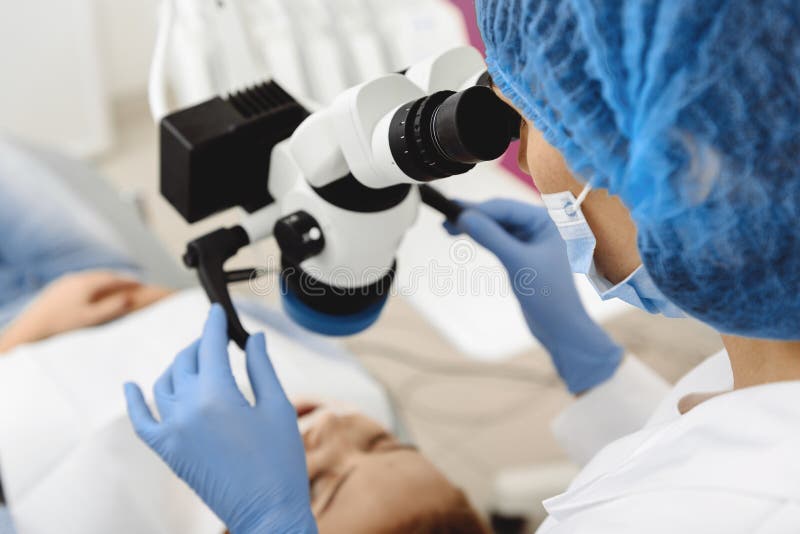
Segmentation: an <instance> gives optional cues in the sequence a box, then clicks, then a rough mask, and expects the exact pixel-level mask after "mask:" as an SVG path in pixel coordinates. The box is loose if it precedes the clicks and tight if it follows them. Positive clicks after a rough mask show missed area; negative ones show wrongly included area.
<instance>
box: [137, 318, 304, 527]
mask: <svg viewBox="0 0 800 534" xmlns="http://www.w3.org/2000/svg"><path fill="white" fill-rule="evenodd" d="M246 353H247V371H248V374H249V376H250V383H251V384H252V386H253V392H254V394H255V398H256V402H255V406H251V405H250V404H249V403H248V402H247V400H246V399H245V398H244V396H243V395H242V393H241V391H239V388H238V387H237V385H236V382H235V380H234V378H233V374H232V372H231V368H230V362H229V360H228V334H227V322H226V319H225V312H224V311H223V309H222V308H221V307H220V306H218V305H214V306H213V307H212V308H211V313H210V314H209V317H208V321H207V322H206V326H205V329H204V331H203V337H202V338H201V339H200V340H199V341H198V342H196V343H194V344H193V345H191V346H189V347H188V348H186V349H185V350H183V351H182V352H181V353H180V354H178V356H177V357H176V358H175V362H174V363H173V364H172V366H171V367H170V368H168V369H167V370H166V372H165V373H164V374H163V375H162V376H161V378H159V380H158V381H157V382H156V384H155V386H154V388H153V393H154V395H155V401H156V405H157V406H158V412H159V414H160V416H161V421H160V422H159V421H156V419H154V418H153V415H152V414H151V412H150V409H149V408H148V406H147V405H146V404H145V401H144V398H143V396H142V392H141V390H140V389H139V387H138V386H136V385H135V384H125V397H126V399H127V401H128V414H129V416H130V419H131V421H132V422H133V426H134V428H135V430H136V433H137V434H138V435H139V437H140V438H141V439H142V440H144V442H145V443H147V445H149V446H150V448H152V449H153V450H154V451H155V452H156V453H158V455H159V456H161V458H162V459H163V460H164V461H165V462H166V463H167V464H168V465H169V466H170V467H171V468H172V470H173V471H174V472H175V474H177V475H178V476H179V477H180V478H182V479H183V480H184V481H185V482H186V483H187V484H189V486H191V487H192V489H194V490H195V492H197V494H198V495H199V496H200V497H201V498H202V499H203V501H204V502H205V503H206V504H207V505H208V506H209V507H210V508H211V509H212V510H213V511H214V512H215V513H216V514H217V515H218V516H219V518H220V519H222V521H224V522H225V524H226V525H227V526H228V528H229V529H230V531H231V533H232V534H254V533H264V534H266V533H270V534H272V533H278V532H279V533H284V532H286V533H298V534H299V533H302V534H306V533H316V532H317V527H316V523H315V521H314V516H313V515H312V512H311V504H310V496H309V484H308V475H307V471H306V461H305V453H304V450H303V441H302V439H301V437H300V432H299V431H298V428H297V416H296V413H295V410H294V408H293V407H292V405H291V404H290V403H289V401H288V399H287V398H286V395H285V394H284V392H283V389H282V388H281V385H280V383H279V382H278V378H277V376H276V375H275V371H274V370H273V368H272V363H271V362H270V360H269V357H268V356H267V353H266V346H265V342H264V335H263V334H258V335H254V336H251V337H250V339H248V341H247V347H246Z"/></svg>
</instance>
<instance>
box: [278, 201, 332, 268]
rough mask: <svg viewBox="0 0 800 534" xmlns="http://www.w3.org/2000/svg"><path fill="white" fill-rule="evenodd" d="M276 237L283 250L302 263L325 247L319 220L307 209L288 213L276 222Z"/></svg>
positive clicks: (293, 259)
mask: <svg viewBox="0 0 800 534" xmlns="http://www.w3.org/2000/svg"><path fill="white" fill-rule="evenodd" d="M274 234H275V239H276V240H277V241H278V246H279V247H280V248H281V252H282V253H283V254H284V255H285V256H286V257H287V258H289V259H291V260H292V261H293V262H296V263H301V262H303V261H305V260H307V259H308V258H311V257H313V256H316V255H317V254H319V253H321V252H322V250H323V249H324V248H325V236H324V235H323V234H322V228H320V225H319V223H318V222H317V220H316V219H315V218H314V217H313V216H312V215H311V214H309V213H307V212H305V211H298V212H296V213H292V214H291V215H287V216H286V217H284V218H282V219H280V220H279V221H278V222H277V223H275V230H274Z"/></svg>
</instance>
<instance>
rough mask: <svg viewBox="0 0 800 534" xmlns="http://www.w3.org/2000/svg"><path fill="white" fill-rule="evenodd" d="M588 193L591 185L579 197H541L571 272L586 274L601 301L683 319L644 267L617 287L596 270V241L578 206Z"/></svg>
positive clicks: (566, 193) (570, 195)
mask: <svg viewBox="0 0 800 534" xmlns="http://www.w3.org/2000/svg"><path fill="white" fill-rule="evenodd" d="M591 190H592V188H591V186H590V185H587V186H586V187H585V188H584V189H583V191H582V192H581V194H580V195H579V196H578V198H575V195H573V194H572V193H571V192H569V191H564V192H563V193H554V194H549V195H542V201H543V202H544V205H545V207H546V208H547V212H548V214H549V215H550V218H551V219H552V220H553V222H554V223H555V224H556V227H557V228H558V231H559V233H560V234H561V238H562V239H563V240H564V242H565V243H566V244H567V257H568V258H569V264H570V266H571V268H572V272H574V273H578V274H585V275H586V277H587V278H588V279H589V282H591V284H592V286H593V287H594V289H595V291H597V294H598V295H600V298H602V299H603V300H609V299H612V298H618V299H620V300H622V301H624V302H627V303H628V304H630V305H632V306H635V307H637V308H639V309H642V310H645V311H648V312H650V313H654V314H656V313H660V314H662V315H664V316H666V317H673V318H677V317H684V314H683V312H682V311H681V310H680V309H679V308H678V307H677V306H675V305H674V304H673V303H672V302H670V301H669V300H668V299H667V297H665V296H664V294H663V293H661V291H660V290H659V289H658V288H657V287H656V285H655V283H653V280H652V279H651V278H650V275H649V274H647V271H646V270H645V268H644V266H641V265H640V266H639V268H638V269H636V270H635V271H634V272H633V273H631V275H630V276H628V277H627V278H626V279H625V280H623V281H622V282H620V283H619V284H616V285H614V284H612V283H611V282H609V281H608V280H607V279H606V278H605V277H604V276H602V275H601V274H600V273H599V272H598V271H597V267H596V266H595V263H594V249H595V247H596V246H597V239H596V238H595V236H594V232H592V228H591V226H589V223H588V222H587V221H586V218H585V217H584V216H583V211H581V204H583V201H584V200H586V196H587V195H588V194H589V192H590V191H591Z"/></svg>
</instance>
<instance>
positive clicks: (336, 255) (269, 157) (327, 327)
mask: <svg viewBox="0 0 800 534" xmlns="http://www.w3.org/2000/svg"><path fill="white" fill-rule="evenodd" d="M520 120H521V118H520V116H519V115H518V114H517V113H516V112H515V111H514V110H513V109H511V108H510V107H509V106H507V105H506V104H505V103H503V102H502V101H501V100H500V99H499V98H497V96H496V95H495V94H494V92H493V91H492V89H491V88H490V87H489V77H488V74H487V72H486V66H485V64H484V62H483V58H482V56H481V54H480V53H479V52H478V51H477V50H475V49H473V48H470V47H459V48H455V49H452V50H449V51H446V52H444V53H442V54H440V55H437V56H436V57H432V58H430V59H428V60H426V61H423V62H421V63H419V64H417V65H414V66H412V67H410V68H409V69H407V70H405V71H404V72H401V73H394V74H388V75H385V76H380V77H378V78H375V79H373V80H371V81H368V82H366V83H363V84H361V85H358V86H356V87H353V88H351V89H348V90H346V91H345V92H343V93H342V94H340V95H339V96H338V97H337V98H336V99H335V100H334V101H333V102H332V104H330V105H329V106H326V107H322V108H321V109H314V110H310V109H308V107H307V106H303V105H302V104H301V103H300V102H298V101H297V100H296V99H295V98H293V97H292V96H291V95H289V94H288V93H287V92H286V91H285V90H283V89H282V88H281V87H280V86H279V85H278V84H277V83H275V82H266V83H263V84H261V85H258V86H255V87H252V88H249V89H246V90H243V91H241V92H237V93H234V94H231V95H229V96H227V97H216V98H213V99H211V100H208V101H206V102H203V103H201V104H198V105H195V106H192V107H190V108H187V109H183V110H180V111H177V112H174V113H172V114H170V115H167V116H166V117H164V118H163V119H162V120H161V124H160V136H161V140H160V143H161V192H162V195H163V196H164V197H165V198H166V199H167V200H168V201H169V202H170V203H171V204H172V205H173V206H174V207H175V209H177V210H178V212H180V214H181V215H182V216H183V218H184V219H185V220H186V221H187V222H190V223H192V222H196V221H199V220H202V219H204V218H206V217H208V216H210V215H212V214H215V213H218V212H220V211H223V210H226V209H228V208H232V207H240V208H242V209H243V211H244V212H245V213H246V214H245V215H244V216H243V217H242V219H241V222H240V224H239V225H237V226H233V227H230V228H221V229H219V230H216V231H214V232H212V233H210V234H207V235H205V236H202V237H200V238H198V239H195V240H194V241H192V242H190V243H189V244H188V246H187V250H186V254H185V255H184V262H185V264H186V265H187V266H188V267H190V268H193V269H196V270H197V273H198V276H199V279H200V282H201V284H202V286H203V288H204V289H205V291H206V292H207V294H208V296H209V299H210V300H211V301H212V302H218V303H220V304H221V305H222V306H223V307H224V309H225V311H226V313H227V316H228V325H229V334H230V336H231V339H233V340H234V341H235V342H236V343H237V344H238V345H239V346H242V347H243V346H244V343H245V342H246V340H247V337H248V333H247V332H246V331H245V329H244V327H243V326H242V324H241V322H240V320H239V317H238V315H237V312H236V310H235V308H234V306H233V303H232V300H231V297H230V293H229V291H228V284H230V283H235V282H239V281H244V280H247V279H249V278H250V277H251V276H253V275H254V270H249V269H248V270H243V271H232V272H227V271H226V270H225V268H224V265H225V263H226V261H227V260H229V259H230V258H231V257H233V256H234V255H235V254H236V253H237V252H238V251H239V250H241V249H242V248H244V247H247V246H249V245H251V244H253V243H256V242H259V241H261V240H264V239H267V238H274V239H275V240H276V241H277V244H278V246H279V248H280V252H281V273H280V287H281V298H282V303H283V307H284V310H285V311H286V313H287V314H288V315H289V316H290V317H291V318H292V319H293V320H294V321H295V322H297V323H298V324H300V325H301V326H303V327H305V328H307V329H309V330H312V331H314V332H317V333H319V334H323V335H331V336H345V335H351V334H355V333H357V332H360V331H363V330H365V329H366V328H368V327H369V326H371V325H372V324H373V323H374V322H375V321H376V320H377V318H378V317H379V316H380V313H381V310H382V308H383V306H384V304H385V303H386V301H387V298H388V295H389V293H390V289H391V285H392V283H393V280H394V276H395V272H396V268H397V264H396V259H395V257H396V252H397V250H398V247H399V245H400V243H401V241H402V239H403V236H404V234H405V233H406V231H407V230H408V229H409V228H410V227H411V226H412V224H414V222H415V220H416V217H417V213H418V211H419V209H420V206H421V205H422V204H423V203H424V204H427V205H429V206H431V207H433V208H434V209H436V210H438V211H440V212H442V213H443V214H444V215H445V216H446V217H447V218H448V219H450V220H455V219H457V218H458V215H459V213H460V211H461V209H462V207H461V206H459V205H458V204H456V203H455V202H452V201H450V200H449V199H447V198H445V197H444V196H442V195H441V194H439V193H438V192H437V191H436V190H435V189H433V188H432V187H430V185H429V184H430V183H431V182H433V181H436V180H441V179H445V178H449V177H452V176H457V175H460V174H464V173H466V172H468V171H469V170H471V169H472V168H473V167H474V166H475V165H476V164H478V163H480V162H485V161H491V160H494V159H497V158H499V157H500V156H502V155H503V153H505V151H506V150H507V149H508V146H509V144H510V143H511V141H513V140H514V139H516V138H517V136H518V132H519V124H520Z"/></svg>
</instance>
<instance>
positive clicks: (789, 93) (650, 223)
mask: <svg viewBox="0 0 800 534" xmlns="http://www.w3.org/2000/svg"><path fill="white" fill-rule="evenodd" d="M477 4H478V17H479V22H480V25H481V29H482V32H483V36H484V40H485V41H486V45H487V61H488V63H489V68H490V72H491V74H492V76H493V78H494V80H495V83H496V84H497V85H498V86H499V87H500V89H501V90H503V92H504V93H505V94H506V95H508V96H509V97H510V98H512V99H513V101H514V102H515V104H516V105H517V107H519V108H520V109H521V110H522V111H523V113H524V114H526V115H527V117H528V118H529V119H531V120H532V121H533V122H534V123H535V124H536V125H537V127H538V128H539V129H540V130H542V132H543V133H544V135H545V137H546V139H547V140H548V141H549V142H550V143H551V144H553V145H554V146H555V147H556V148H558V149H559V150H560V151H561V152H562V153H563V154H564V156H565V158H566V159H567V161H568V163H569V165H570V167H571V169H572V170H573V172H575V173H576V175H578V177H580V178H582V179H584V180H588V181H591V182H592V183H593V185H595V186H596V187H605V188H608V189H609V191H610V192H611V193H613V194H618V195H619V196H620V197H621V198H622V200H623V201H624V202H625V204H626V205H627V206H628V208H629V209H630V210H631V213H632V215H633V218H634V220H635V222H636V225H637V228H638V230H639V249H640V252H641V254H642V259H643V262H644V265H645V267H646V268H647V270H648V272H649V274H650V275H651V277H652V278H653V280H654V281H655V282H656V284H657V285H658V287H659V288H660V289H661V290H662V291H663V292H664V294H665V295H666V296H667V297H668V298H669V299H670V300H672V301H673V302H674V303H675V304H677V305H678V306H680V307H681V308H683V309H684V310H685V311H687V312H688V313H690V314H692V315H694V316H696V317H698V318H700V319H702V320H703V321H705V322H707V323H708V324H710V325H712V326H714V327H716V328H717V329H719V330H721V331H723V332H728V333H735V334H739V335H744V336H752V337H765V338H775V339H800V228H798V227H797V224H798V223H800V29H799V28H800V2H798V1H797V0H763V1H755V0H618V1H608V0H477Z"/></svg>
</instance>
